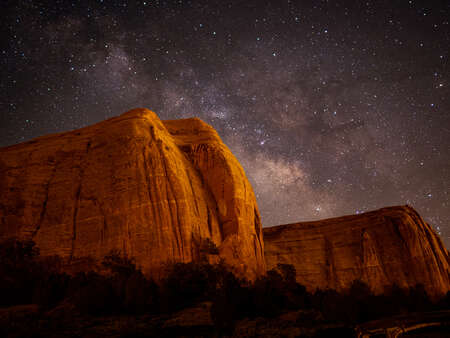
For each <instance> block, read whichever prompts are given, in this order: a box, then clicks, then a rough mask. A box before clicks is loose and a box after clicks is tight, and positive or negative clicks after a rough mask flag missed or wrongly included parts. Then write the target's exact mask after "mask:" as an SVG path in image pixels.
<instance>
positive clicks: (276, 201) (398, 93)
mask: <svg viewBox="0 0 450 338" xmlns="http://www.w3.org/2000/svg"><path fill="white" fill-rule="evenodd" d="M0 15H1V22H0V25H1V49H0V62H1V80H0V104H1V109H0V146H7V145H11V144H15V143H18V142H22V141H26V140H30V139H31V138H34V137H37V136H40V135H44V134H47V133H54V132H60V131H67V130H72V129H75V128H80V127H83V126H87V125H89V124H92V123H95V122H99V121H101V120H104V119H106V118H109V117H112V116H116V115H120V114H121V113H123V112H125V111H127V110H130V109H131V108H135V107H146V108H149V109H151V110H153V111H155V112H156V113H157V114H158V115H159V116H160V117H161V118H162V119H178V118H185V117H192V116H197V117H200V118H201V119H203V120H204V121H206V122H208V123H210V124H211V125H212V126H213V127H214V128H216V130H217V131H218V132H219V134H220V135H221V137H222V139H223V140H224V142H225V143H226V144H227V145H228V146H229V147H230V148H231V150H232V151H233V153H234V154H235V155H236V156H237V158H238V159H239V161H240V162H241V164H242V166H243V167H244V169H245V171H246V173H247V175H248V177H249V179H250V181H251V182H252V184H253V187H254V190H255V193H256V195H257V199H258V203H259V207H260V211H261V214H262V221H263V224H264V226H270V225H277V224H283V223H290V222H296V221H304V220H314V219H320V218H327V217H332V216H340V215H344V214H355V213H360V212H364V211H368V210H372V209H376V208H380V207H383V206H390V205H404V204H409V205H412V206H413V207H414V208H416V210H418V211H419V213H420V214H421V215H422V216H424V217H425V219H426V220H427V221H428V222H429V223H431V224H432V225H433V226H434V228H435V229H436V230H437V231H438V233H440V234H441V236H442V238H443V240H444V242H445V243H446V245H447V247H450V208H449V207H450V166H449V164H450V68H449V66H450V65H449V57H450V55H449V51H450V24H449V21H450V2H449V1H367V2H366V1H262V0H260V1H182V0H180V1H151V0H147V1H136V2H134V1H133V2H131V1H130V2H128V1H107V0H104V1H48V2H46V1H2V7H1V14H0Z"/></svg>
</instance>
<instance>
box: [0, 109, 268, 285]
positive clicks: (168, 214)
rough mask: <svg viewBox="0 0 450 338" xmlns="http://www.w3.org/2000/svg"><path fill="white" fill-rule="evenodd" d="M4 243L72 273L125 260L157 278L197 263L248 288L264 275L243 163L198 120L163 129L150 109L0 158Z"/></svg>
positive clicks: (169, 123) (256, 221) (45, 139)
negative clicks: (224, 268)
mask: <svg viewBox="0 0 450 338" xmlns="http://www.w3.org/2000/svg"><path fill="white" fill-rule="evenodd" d="M8 237H18V238H23V239H33V240H34V241H35V242H36V243H37V245H38V247H39V248H40V251H41V255H44V256H47V255H55V254H56V255H59V256H61V257H63V258H64V259H65V260H66V261H67V262H69V263H73V264H76V262H79V261H83V259H85V258H86V257H90V258H92V259H94V261H98V260H100V259H102V258H103V257H104V256H105V255H106V254H108V253H109V252H110V251H111V250H120V251H121V253H122V254H125V255H127V256H128V257H132V258H134V259H135V260H136V263H137V265H138V266H139V267H140V268H142V269H143V271H144V272H145V273H148V274H154V275H155V276H157V275H159V273H160V272H161V269H162V267H163V265H164V264H165V263H167V262H175V261H176V262H180V261H181V262H189V261H192V260H198V259H200V258H201V257H206V258H208V259H209V260H210V261H217V260H218V259H219V258H223V259H224V260H225V261H226V262H227V263H228V264H230V265H231V266H232V267H233V269H234V270H235V272H236V273H238V274H241V275H245V276H247V277H249V278H255V277H256V276H258V275H261V274H263V273H264V272H265V262H264V256H263V243H262V230H261V223H260V221H259V214H258V210H257V206H256V201H255V197H254V195H253V191H252V189H251V187H250V184H249V182H248V181H247V178H246V176H245V173H244V171H243V170H242V168H241V166H240V165H239V163H238V162H237V160H236V159H235V158H234V156H233V155H232V154H231V152H230V151H229V150H228V148H227V147H226V146H225V145H224V144H223V143H222V142H221V140H220V138H219V136H218V135H217V133H216V132H215V131H214V129H213V128H211V127H210V126H209V125H207V124H206V123H204V122H202V121H201V120H198V119H187V120H180V121H166V122H162V121H161V120H159V118H158V117H157V116H156V115H155V114H154V113H153V112H151V111H149V110H147V109H135V110H132V111H130V112H128V113H125V114H123V115H121V116H119V117H116V118H112V119H109V120H106V121H103V122H100V123H98V124H95V125H92V126H89V127H86V128H82V129H79V130H75V131H71V132H66V133H60V134H54V135H48V136H44V137H40V138H37V139H34V140H32V141H29V142H25V143H22V144H18V145H14V146H10V147H5V148H2V149H0V239H1V238H8ZM214 247H217V248H218V252H219V255H217V252H216V251H217V250H214Z"/></svg>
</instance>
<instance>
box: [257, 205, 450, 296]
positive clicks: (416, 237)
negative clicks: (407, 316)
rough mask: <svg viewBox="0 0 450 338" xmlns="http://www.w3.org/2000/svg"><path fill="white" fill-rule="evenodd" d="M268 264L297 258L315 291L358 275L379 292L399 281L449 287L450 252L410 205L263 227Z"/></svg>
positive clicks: (303, 278) (303, 279)
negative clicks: (314, 220)
mask: <svg viewBox="0 0 450 338" xmlns="http://www.w3.org/2000/svg"><path fill="white" fill-rule="evenodd" d="M264 243H265V257H266V263H267V268H268V269H271V268H273V267H275V266H276V265H277V264H278V263H285V264H292V265H294V267H295V268H296V271H297V281H298V282H299V283H301V284H303V285H305V286H306V287H307V289H309V290H310V291H313V290H314V289H316V288H320V289H327V288H330V289H336V290H343V289H345V288H347V287H349V286H350V285H351V283H352V281H354V280H357V279H359V280H362V281H363V282H365V283H367V284H368V285H369V286H370V287H371V288H372V290H373V291H374V292H376V293H381V292H383V291H384V289H385V287H387V286H389V285H391V284H393V283H396V284H397V285H399V286H401V287H413V286H415V285H416V284H418V283H421V284H423V285H424V286H425V289H426V290H427V292H428V293H429V294H431V295H438V294H443V293H446V292H447V291H449V290H450V275H449V274H450V258H449V253H448V251H447V250H446V249H445V247H444V246H443V244H442V242H441V240H440V238H439V236H438V235H437V234H436V233H435V232H434V231H433V230H432V228H431V227H430V226H429V225H428V224H427V223H426V222H425V221H424V220H423V219H422V218H421V217H420V216H419V214H418V213H417V212H416V211H415V210H414V209H412V208H411V207H409V206H401V207H389V208H383V209H380V210H376V211H372V212H367V213H364V214H360V215H354V216H344V217H338V218H332V219H326V220H321V221H316V222H304V223H296V224H288V225H280V226H275V227H271V228H264Z"/></svg>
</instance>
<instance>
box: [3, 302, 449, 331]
mask: <svg viewBox="0 0 450 338" xmlns="http://www.w3.org/2000/svg"><path fill="white" fill-rule="evenodd" d="M210 309H211V303H209V302H204V303H201V304H199V305H198V306H196V307H192V308H188V309H184V310H181V311H179V312H176V313H172V314H170V315H158V316H155V315H134V316H125V315H120V316H104V317H90V316H85V315H79V314H76V311H75V310H74V309H73V307H72V306H71V305H70V304H66V305H64V304H63V305H61V306H59V307H57V308H55V309H52V310H51V311H48V312H42V311H40V310H39V308H38V306H36V305H21V306H14V307H9V308H3V309H0V336H2V337H377V338H378V337H450V311H440V312H432V313H421V314H412V315H408V316H398V317H395V318H388V319H382V320H377V321H372V322H368V323H364V324H361V325H359V326H356V327H349V326H346V325H345V324H340V323H326V322H324V321H323V320H322V319H321V318H320V314H318V313H317V312H314V311H302V310H300V311H293V312H288V313H284V314H282V315H280V316H278V317H276V318H262V317H261V318H253V319H243V320H239V321H237V322H236V323H235V325H234V327H233V328H232V329H227V330H224V329H220V328H218V327H217V326H216V325H215V324H214V322H213V320H212V319H211V314H210ZM427 325H430V326H427ZM408 330H411V331H408Z"/></svg>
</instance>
